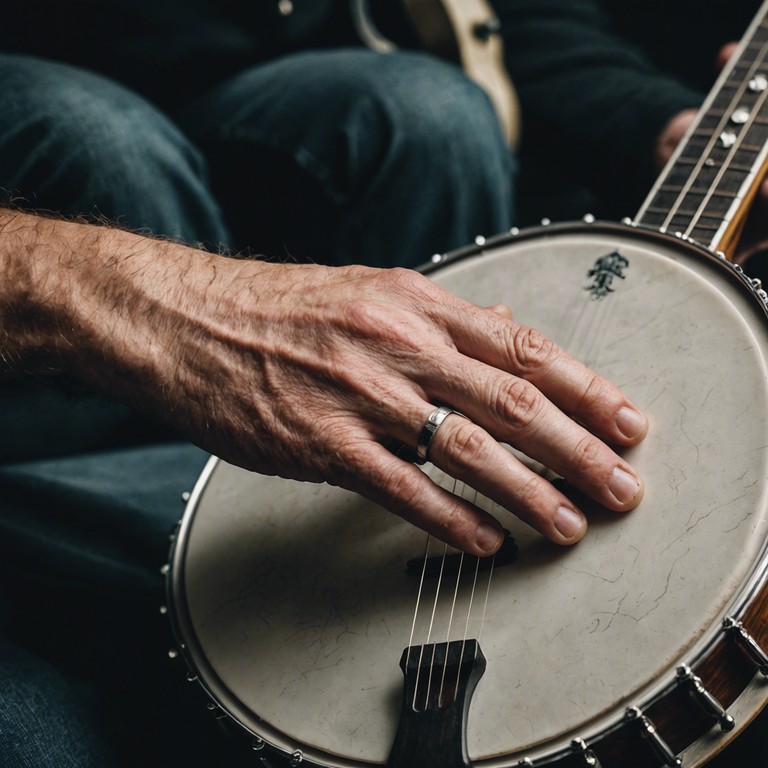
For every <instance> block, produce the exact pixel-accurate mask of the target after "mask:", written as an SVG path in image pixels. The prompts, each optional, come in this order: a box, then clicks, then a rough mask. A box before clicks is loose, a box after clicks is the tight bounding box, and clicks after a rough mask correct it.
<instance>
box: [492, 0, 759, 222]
mask: <svg viewBox="0 0 768 768" xmlns="http://www.w3.org/2000/svg"><path fill="white" fill-rule="evenodd" d="M493 1H494V5H495V6H496V8H497V10H498V13H499V15H500V18H501V20H502V29H503V34H504V41H505V45H506V55H507V62H508V66H509V70H510V72H511V74H512V77H513V79H514V81H515V83H516V86H517V89H518V92H519V95H520V100H521V105H522V111H523V120H524V122H523V146H522V160H521V163H522V168H523V173H524V178H523V181H522V187H521V202H522V204H523V206H524V207H525V211H524V212H523V217H525V218H527V219H528V220H532V219H534V218H538V217H539V216H541V215H546V216H549V217H552V218H563V217H565V218H572V217H574V216H579V215H581V214H583V213H587V212H591V213H594V214H597V215H601V216H604V217H606V218H610V219H618V218H621V217H623V216H633V215H634V214H635V213H636V212H637V210H638V208H639V206H640V203H641V202H642V200H643V198H644V196H645V194H646V193H647V192H648V191H649V190H650V187H651V185H652V182H653V181H654V179H655V177H656V174H657V171H656V169H655V168H654V167H653V164H652V159H653V149H654V144H655V141H656V139H657V137H658V135H659V133H660V132H661V130H662V128H663V127H664V126H665V125H666V124H667V122H668V121H669V120H670V119H671V118H672V117H673V116H674V115H675V114H677V113H678V112H680V111H681V110H683V109H686V108H689V107H698V106H700V104H701V102H702V100H703V98H704V96H705V95H706V93H707V92H708V91H709V89H710V88H711V86H712V85H713V83H714V81H715V78H716V74H717V73H716V70H715V59H716V55H717V52H718V50H719V49H720V47H721V46H722V45H724V44H725V43H728V42H731V41H734V40H738V39H739V38H740V37H741V36H742V34H743V33H744V31H745V30H746V29H747V27H748V26H749V23H750V21H751V20H752V17H753V16H754V14H755V13H756V11H757V9H758V7H759V3H758V2H757V0H676V1H675V2H668V1H667V0H493ZM523 223H529V221H526V222H523Z"/></svg>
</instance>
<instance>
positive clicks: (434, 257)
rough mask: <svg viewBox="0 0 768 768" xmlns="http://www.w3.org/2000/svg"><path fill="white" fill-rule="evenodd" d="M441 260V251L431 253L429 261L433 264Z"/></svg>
mask: <svg viewBox="0 0 768 768" xmlns="http://www.w3.org/2000/svg"><path fill="white" fill-rule="evenodd" d="M442 260H443V254H442V253H433V254H432V258H431V259H430V261H431V262H432V263H433V264H439V263H440V262H441V261H442Z"/></svg>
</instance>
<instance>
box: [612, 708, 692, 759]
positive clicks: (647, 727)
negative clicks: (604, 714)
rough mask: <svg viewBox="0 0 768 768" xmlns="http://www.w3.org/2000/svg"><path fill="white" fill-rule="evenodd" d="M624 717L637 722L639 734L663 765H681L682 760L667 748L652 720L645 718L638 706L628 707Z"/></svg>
mask: <svg viewBox="0 0 768 768" xmlns="http://www.w3.org/2000/svg"><path fill="white" fill-rule="evenodd" d="M626 718H627V720H629V721H630V722H636V723H638V725H639V727H640V729H641V730H640V735H641V736H642V737H643V738H644V739H646V740H647V741H648V744H649V746H650V747H651V749H652V750H653V752H654V754H655V755H656V757H658V758H659V760H661V761H662V763H663V764H664V765H666V766H668V768H680V766H682V764H683V761H682V760H681V759H680V758H679V757H678V756H677V755H676V754H675V753H674V752H673V751H672V750H671V749H670V748H669V745H668V744H667V742H666V741H664V739H662V738H661V736H660V735H659V732H658V731H657V730H656V726H655V725H654V724H653V721H651V720H650V719H649V718H647V717H646V716H645V715H644V714H643V713H642V712H641V711H640V709H639V708H638V707H628V708H627V710H626Z"/></svg>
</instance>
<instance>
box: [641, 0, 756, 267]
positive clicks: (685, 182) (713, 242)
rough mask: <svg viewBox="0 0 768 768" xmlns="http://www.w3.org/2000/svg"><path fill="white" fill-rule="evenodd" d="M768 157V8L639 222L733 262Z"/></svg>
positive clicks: (680, 147)
mask: <svg viewBox="0 0 768 768" xmlns="http://www.w3.org/2000/svg"><path fill="white" fill-rule="evenodd" d="M767 155H768V3H764V4H763V6H762V7H761V9H760V12H759V13H758V14H757V16H756V18H755V20H754V21H753V22H752V25H751V26H750V28H749V30H748V31H747V33H746V34H745V35H744V37H743V39H742V42H741V45H740V46H739V48H738V50H737V52H736V54H735V55H734V56H733V57H732V59H731V61H730V62H729V64H728V66H727V67H726V68H725V70H724V71H723V73H722V74H721V76H720V78H719V79H718V81H717V83H716V84H715V86H714V88H713V89H712V91H711V92H710V94H709V97H708V98H707V100H706V101H705V103H704V105H703V107H702V108H701V110H700V112H699V114H698V116H697V118H696V120H695V122H694V124H693V126H692V128H691V130H689V132H688V134H687V135H686V137H685V139H684V140H683V141H682V142H681V143H680V146H679V147H678V148H677V151H676V152H675V154H674V155H673V157H672V158H671V160H670V161H669V163H668V164H667V166H666V167H665V169H664V170H663V171H662V173H661V175H660V177H659V179H658V181H657V182H656V184H655V186H654V187H653V189H652V190H651V192H650V194H649V196H648V197H647V198H646V201H645V203H644V204H643V206H642V207H641V208H640V211H639V213H638V215H637V217H636V221H637V222H638V223H639V224H643V225H647V226H650V227H654V228H656V229H660V230H662V231H665V232H673V233H679V234H680V235H681V236H683V237H688V238H691V239H692V240H695V241H696V242H698V243H700V244H702V245H705V246H706V247H708V248H709V249H711V250H713V251H717V250H722V251H725V252H726V253H728V254H729V255H730V253H731V251H732V248H733V247H734V246H735V243H736V240H737V239H738V236H739V234H740V232H741V229H742V227H743V224H744V221H745V218H746V213H747V210H748V208H749V204H750V203H751V202H752V200H753V198H754V196H755V193H756V191H757V189H758V187H759V184H760V181H761V179H762V178H763V171H764V169H765V166H766V160H767Z"/></svg>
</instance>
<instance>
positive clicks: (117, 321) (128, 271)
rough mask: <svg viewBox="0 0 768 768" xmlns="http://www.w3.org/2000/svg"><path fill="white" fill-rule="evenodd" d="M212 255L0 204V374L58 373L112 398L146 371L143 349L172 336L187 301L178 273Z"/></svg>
mask: <svg viewBox="0 0 768 768" xmlns="http://www.w3.org/2000/svg"><path fill="white" fill-rule="evenodd" d="M213 258H214V257H212V255H210V254H207V253H204V252H200V251H195V250H193V249H190V248H186V247H184V246H181V245H179V244H177V243H173V242H170V241H166V240H160V239H153V238H147V237H141V236H137V235H135V234H133V233H130V232H126V231H123V230H120V229H117V228H113V227H107V226H97V225H93V224H83V223H78V222H74V221H67V220H63V219H57V218H48V217H44V216H38V215H32V214H28V213H23V212H19V211H13V210H0V275H1V276H2V280H1V281H0V334H1V335H0V349H2V367H1V368H0V374H1V375H2V376H4V377H9V376H19V375H25V374H33V375H60V376H63V377H66V378H67V379H70V380H75V381H77V382H79V383H80V384H82V385H85V386H87V387H89V388H93V389H96V390H98V391H102V392H105V393H108V394H111V395H115V396H120V395H121V394H122V391H123V390H128V389H129V387H127V386H126V379H135V378H140V377H142V376H144V375H151V374H152V372H151V371H150V370H148V366H147V360H150V361H151V360H152V359H153V358H152V354H151V353H152V352H153V350H154V351H155V352H156V353H157V354H160V353H161V349H160V348H159V347H163V346H167V345H169V344H171V343H172V338H173V335H174V333H173V327H172V325H173V322H174V317H175V316H176V315H177V314H178V313H179V312H182V311H183V310H184V309H185V305H186V304H187V303H189V302H191V301H194V299H195V294H194V292H193V293H192V294H191V295H190V296H189V297H185V294H184V291H183V287H184V286H183V281H184V276H185V275H186V274H188V273H189V271H190V270H191V269H192V267H193V266H194V268H195V270H204V269H205V268H206V264H207V263H209V262H210V261H211V260H212V259H213ZM208 270H209V271H211V272H212V271H213V266H208ZM195 276H196V278H197V281H198V283H199V275H198V274H196V275H195Z"/></svg>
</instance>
